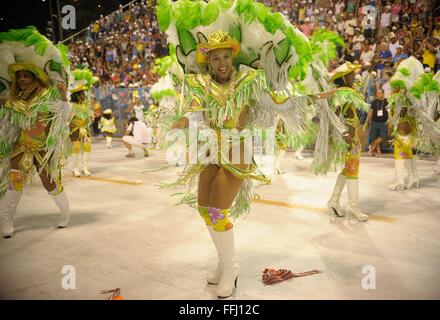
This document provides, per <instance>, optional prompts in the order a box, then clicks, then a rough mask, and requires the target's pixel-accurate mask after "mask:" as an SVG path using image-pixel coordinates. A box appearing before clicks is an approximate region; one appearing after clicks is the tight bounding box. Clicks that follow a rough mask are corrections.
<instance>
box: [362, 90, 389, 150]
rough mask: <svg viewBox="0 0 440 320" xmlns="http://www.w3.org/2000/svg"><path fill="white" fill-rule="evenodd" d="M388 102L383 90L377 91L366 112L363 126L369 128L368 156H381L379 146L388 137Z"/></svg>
mask: <svg viewBox="0 0 440 320" xmlns="http://www.w3.org/2000/svg"><path fill="white" fill-rule="evenodd" d="M387 105H388V101H387V100H386V99H385V97H384V91H383V89H378V90H377V92H376V99H375V100H374V101H373V103H372V104H371V108H370V110H369V112H368V116H367V120H366V121H365V125H366V126H367V127H370V131H369V139H370V141H371V143H370V145H369V150H368V152H369V154H371V155H372V156H376V155H377V154H381V150H380V145H381V144H382V142H383V141H385V140H386V139H387V137H388V130H387V121H388V111H387ZM364 128H365V127H364Z"/></svg>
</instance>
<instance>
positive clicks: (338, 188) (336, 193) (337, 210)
mask: <svg viewBox="0 0 440 320" xmlns="http://www.w3.org/2000/svg"><path fill="white" fill-rule="evenodd" d="M346 180H347V178H346V177H345V176H344V175H343V174H339V175H338V179H336V184H335V187H334V189H333V193H332V196H331V198H330V200H329V201H328V203H327V209H328V214H329V215H337V216H338V217H343V216H344V215H345V214H344V212H343V210H342V208H341V206H340V204H339V199H341V194H342V190H343V189H344V187H345V181H346Z"/></svg>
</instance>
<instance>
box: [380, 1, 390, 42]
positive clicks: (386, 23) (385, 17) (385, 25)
mask: <svg viewBox="0 0 440 320" xmlns="http://www.w3.org/2000/svg"><path fill="white" fill-rule="evenodd" d="M390 25H391V7H390V6H386V7H385V10H384V12H382V14H381V15H380V27H379V32H378V34H377V36H378V38H379V39H380V38H382V37H383V36H385V35H387V34H388V33H389V32H390Z"/></svg>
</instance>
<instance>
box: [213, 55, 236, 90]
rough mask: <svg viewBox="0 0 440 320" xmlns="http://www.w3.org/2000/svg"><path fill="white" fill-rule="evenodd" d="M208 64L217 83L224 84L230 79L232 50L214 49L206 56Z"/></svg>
mask: <svg viewBox="0 0 440 320" xmlns="http://www.w3.org/2000/svg"><path fill="white" fill-rule="evenodd" d="M208 64H209V66H210V68H211V71H212V73H213V75H214V77H215V79H216V81H217V82H218V83H225V82H228V81H229V80H230V79H231V75H232V71H233V66H232V50H231V49H215V50H212V51H210V52H209V54H208Z"/></svg>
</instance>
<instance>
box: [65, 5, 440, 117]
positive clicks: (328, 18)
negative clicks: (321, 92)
mask: <svg viewBox="0 0 440 320" xmlns="http://www.w3.org/2000/svg"><path fill="white" fill-rule="evenodd" d="M261 2H264V3H265V4H266V5H268V6H270V7H271V8H272V9H273V11H274V12H281V13H282V14H283V15H284V16H285V17H286V18H287V19H288V20H289V21H290V22H291V23H292V24H293V25H294V26H296V27H297V28H298V29H300V30H301V31H302V32H303V33H304V34H305V35H307V36H310V35H311V34H312V33H313V31H314V30H315V29H316V28H322V27H323V28H326V29H329V30H332V31H335V32H337V33H338V34H339V35H340V36H341V37H342V38H343V39H344V42H345V47H343V48H338V59H337V60H335V61H333V64H334V66H336V65H339V64H341V63H343V62H345V61H350V62H354V63H359V64H361V65H362V72H361V76H362V79H363V82H364V84H365V85H364V91H365V92H364V93H365V97H366V101H367V102H368V103H372V102H373V100H374V99H375V97H376V95H377V92H378V91H379V88H381V89H382V90H383V93H384V97H385V98H388V97H389V95H390V94H391V87H390V85H389V79H390V77H391V76H392V75H393V73H394V70H395V67H396V66H397V64H398V63H399V61H400V60H402V59H405V58H407V57H409V56H415V57H416V58H418V59H419V60H420V61H421V62H422V63H423V64H424V66H425V67H426V70H427V71H428V70H429V71H437V70H438V69H439V66H440V10H439V8H438V7H436V4H435V1H434V0H336V1H331V0H261ZM153 5H154V1H150V0H141V1H136V2H135V3H133V4H131V5H130V6H129V7H128V8H127V10H123V8H122V6H120V8H119V10H117V11H116V12H115V13H113V14H111V15H109V16H106V17H102V16H101V17H100V19H99V20H97V21H95V22H94V23H92V24H91V25H90V27H89V28H88V30H87V34H86V37H85V39H81V40H76V41H74V42H73V43H71V44H70V56H71V60H72V61H73V66H74V67H82V66H86V67H89V68H91V69H92V70H93V71H94V73H95V74H96V75H97V76H99V78H100V79H101V81H100V89H101V90H103V91H106V90H107V91H108V89H109V88H130V87H131V88H138V87H139V88H145V89H147V91H148V88H149V87H151V85H152V84H154V83H155V82H156V81H157V75H155V74H153V72H152V67H153V63H154V59H155V58H156V57H160V56H163V55H166V54H168V48H167V40H166V36H165V35H164V34H163V33H161V32H160V30H159V27H158V23H157V18H156V16H155V13H154V8H153ZM330 67H332V66H330ZM382 90H380V91H382ZM150 101H151V100H150ZM149 104H150V102H148V103H147V108H148V105H149ZM364 119H365V117H364Z"/></svg>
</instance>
